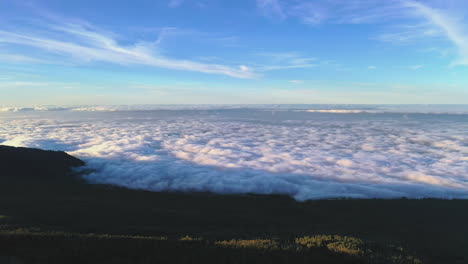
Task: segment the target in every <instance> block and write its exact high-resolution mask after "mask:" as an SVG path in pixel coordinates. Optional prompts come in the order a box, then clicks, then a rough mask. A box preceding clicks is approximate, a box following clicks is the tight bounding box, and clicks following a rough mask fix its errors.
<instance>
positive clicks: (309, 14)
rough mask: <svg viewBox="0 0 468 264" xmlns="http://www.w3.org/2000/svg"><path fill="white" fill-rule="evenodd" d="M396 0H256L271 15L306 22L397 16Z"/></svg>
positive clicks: (377, 19) (365, 20)
mask: <svg viewBox="0 0 468 264" xmlns="http://www.w3.org/2000/svg"><path fill="white" fill-rule="evenodd" d="M395 2H396V1H385V2H384V1H363V0H321V1H310V0H297V1H282V0H257V7H258V9H259V10H260V12H261V13H262V14H263V15H265V16H267V17H271V18H278V19H281V20H283V19H286V18H296V19H299V20H300V21H301V22H303V23H305V24H309V25H317V24H321V23H325V22H330V23H349V24H363V23H371V22H382V21H384V20H386V19H389V18H392V17H397V16H400V13H401V12H400V11H401V6H400V5H395V4H394V3H395Z"/></svg>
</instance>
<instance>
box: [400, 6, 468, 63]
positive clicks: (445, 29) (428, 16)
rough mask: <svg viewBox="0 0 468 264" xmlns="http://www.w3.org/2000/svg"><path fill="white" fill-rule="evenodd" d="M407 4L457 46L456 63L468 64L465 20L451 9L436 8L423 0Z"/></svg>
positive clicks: (467, 33) (467, 36)
mask: <svg viewBox="0 0 468 264" xmlns="http://www.w3.org/2000/svg"><path fill="white" fill-rule="evenodd" d="M406 5H407V6H408V7H410V8H413V9H414V10H415V11H416V13H417V14H418V15H420V16H421V17H423V18H424V19H425V20H426V21H427V22H428V23H430V24H431V25H432V26H433V27H434V28H435V29H434V31H437V30H438V31H440V32H441V33H442V34H443V35H444V36H445V37H447V39H448V40H450V41H451V42H452V43H453V44H454V45H455V46H456V47H457V49H458V55H459V56H458V59H457V60H456V61H455V62H454V65H468V31H467V29H466V28H465V27H464V25H466V23H465V22H464V21H462V20H461V19H460V18H458V19H457V16H454V15H452V14H451V13H450V11H447V10H440V9H435V8H432V7H430V6H428V5H425V4H422V3H421V2H416V1H407V2H406Z"/></svg>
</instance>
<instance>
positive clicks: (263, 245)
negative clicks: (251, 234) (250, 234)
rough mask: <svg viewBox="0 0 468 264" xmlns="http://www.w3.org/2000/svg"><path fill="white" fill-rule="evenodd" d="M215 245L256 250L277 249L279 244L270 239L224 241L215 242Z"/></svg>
mask: <svg viewBox="0 0 468 264" xmlns="http://www.w3.org/2000/svg"><path fill="white" fill-rule="evenodd" d="M215 244H216V245H219V246H223V247H231V248H256V249H278V246H279V243H278V242H277V241H274V240H271V239H250V240H237V239H232V240H224V241H216V242H215Z"/></svg>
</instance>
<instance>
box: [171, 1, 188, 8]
mask: <svg viewBox="0 0 468 264" xmlns="http://www.w3.org/2000/svg"><path fill="white" fill-rule="evenodd" d="M183 2H184V0H170V1H169V3H168V4H167V5H168V6H169V7H170V8H176V7H179V6H181V5H182V3H183Z"/></svg>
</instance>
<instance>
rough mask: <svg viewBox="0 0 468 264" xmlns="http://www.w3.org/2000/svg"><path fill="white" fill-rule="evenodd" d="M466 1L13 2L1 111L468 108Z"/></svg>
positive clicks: (1, 53) (7, 0)
mask: <svg viewBox="0 0 468 264" xmlns="http://www.w3.org/2000/svg"><path fill="white" fill-rule="evenodd" d="M466 12H468V3H466V1H464V0H445V1H442V0H427V1H417V0H239V1H221V0H158V1H152V0H151V1H150V0H133V1H122V0H113V1H109V0H102V1H91V0H80V1H78V0H70V1H61V0H41V1H39V0H37V1H35V0H29V1H18V0H2V1H0V95H1V96H0V105H82V104H181V103H188V104H193V103H195V104H197V103H202V104H205V103H228V104H230V103H233V104H237V103H346V104H349V103H358V104H360V103H370V104H381V103H396V104H400V103H421V104H434V103H442V104H450V103H457V104H461V103H468V19H467V13H466Z"/></svg>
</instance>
